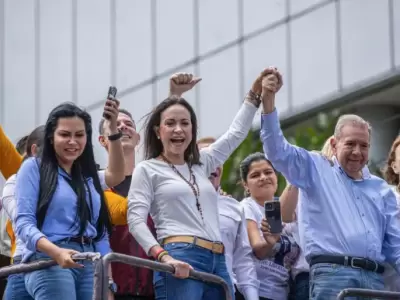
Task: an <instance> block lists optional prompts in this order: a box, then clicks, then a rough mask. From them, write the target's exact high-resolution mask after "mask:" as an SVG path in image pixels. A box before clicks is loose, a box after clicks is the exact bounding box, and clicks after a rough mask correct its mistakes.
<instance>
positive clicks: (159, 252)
mask: <svg viewBox="0 0 400 300" xmlns="http://www.w3.org/2000/svg"><path fill="white" fill-rule="evenodd" d="M164 251H165V250H164V249H163V248H160V250H158V251H157V252H156V253H155V254H154V255H153V257H154V259H155V260H158V257H159V256H160V254H161V253H163V252H164Z"/></svg>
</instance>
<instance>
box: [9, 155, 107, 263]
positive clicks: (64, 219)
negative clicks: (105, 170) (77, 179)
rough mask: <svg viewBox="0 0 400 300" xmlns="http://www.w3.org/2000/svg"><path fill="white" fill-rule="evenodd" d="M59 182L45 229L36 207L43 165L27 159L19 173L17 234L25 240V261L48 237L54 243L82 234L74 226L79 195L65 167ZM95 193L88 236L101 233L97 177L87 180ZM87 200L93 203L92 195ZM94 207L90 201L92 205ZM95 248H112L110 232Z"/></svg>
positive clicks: (101, 251)
mask: <svg viewBox="0 0 400 300" xmlns="http://www.w3.org/2000/svg"><path fill="white" fill-rule="evenodd" d="M58 173H59V174H58V183H57V188H56V191H55V193H54V195H53V198H52V199H51V202H50V205H49V208H48V210H47V214H46V217H45V220H44V223H43V226H42V228H41V230H39V229H38V228H37V220H36V207H37V203H38V198H39V182H40V174H39V166H38V163H37V161H36V158H30V159H27V160H26V161H25V162H24V163H23V164H22V166H21V168H20V169H19V171H18V173H17V183H16V188H15V197H16V200H17V217H16V223H15V227H16V233H17V236H18V237H19V238H20V239H21V240H22V241H23V242H24V244H25V249H24V250H23V257H22V262H25V261H27V260H28V259H29V257H30V256H31V255H32V254H33V253H34V252H36V251H37V248H36V246H37V242H38V240H39V239H40V238H42V237H46V238H47V239H49V240H50V241H51V242H57V241H60V240H63V239H65V238H69V237H75V236H78V234H79V228H77V226H74V225H75V223H76V221H75V216H76V212H77V196H76V194H75V192H74V191H73V189H72V188H71V186H70V185H69V183H68V182H67V180H66V179H65V177H67V178H68V177H69V175H68V174H67V173H66V172H65V171H63V170H62V169H61V168H59V170H58ZM87 183H88V187H89V189H90V192H91V194H92V202H93V212H92V220H91V222H89V223H88V225H87V227H86V231H85V233H84V234H83V236H85V237H89V238H95V237H96V235H97V230H96V223H97V220H98V217H99V212H100V195H99V194H98V193H97V191H96V189H95V188H94V185H93V180H92V179H91V178H89V179H88V180H87ZM86 199H87V201H88V204H89V194H88V193H87V195H86ZM89 207H90V204H89ZM95 248H96V249H95V251H98V252H100V253H101V255H105V254H107V253H109V252H110V251H111V249H110V243H109V241H108V234H105V235H104V237H103V238H102V239H101V240H99V241H98V242H96V243H95Z"/></svg>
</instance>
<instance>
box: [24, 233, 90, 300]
mask: <svg viewBox="0 0 400 300" xmlns="http://www.w3.org/2000/svg"><path fill="white" fill-rule="evenodd" d="M55 244H56V245H57V246H59V247H61V248H66V249H73V250H76V251H79V252H94V247H93V245H81V244H78V243H75V242H66V241H65V242H58V243H55ZM39 259H49V257H48V256H47V255H46V254H44V253H40V252H36V253H35V254H34V255H33V256H32V257H31V258H30V260H29V261H30V262H32V261H36V260H39ZM80 263H82V264H83V265H84V266H85V267H84V268H82V269H63V268H61V267H60V266H58V265H57V266H54V267H51V268H48V269H44V270H39V271H34V272H31V273H27V274H25V286H26V289H27V291H28V293H29V294H30V295H31V296H32V297H33V298H34V299H35V300H54V299H57V300H91V299H92V295H93V277H94V266H93V263H92V262H90V261H83V262H80Z"/></svg>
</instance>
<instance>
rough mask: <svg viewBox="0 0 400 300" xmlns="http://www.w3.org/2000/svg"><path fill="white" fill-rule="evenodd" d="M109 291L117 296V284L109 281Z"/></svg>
mask: <svg viewBox="0 0 400 300" xmlns="http://www.w3.org/2000/svg"><path fill="white" fill-rule="evenodd" d="M108 289H109V290H110V291H111V292H112V293H113V294H115V293H116V292H117V290H118V287H117V284H116V283H115V282H114V281H112V280H109V281H108Z"/></svg>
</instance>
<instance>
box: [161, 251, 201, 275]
mask: <svg viewBox="0 0 400 300" xmlns="http://www.w3.org/2000/svg"><path fill="white" fill-rule="evenodd" d="M161 262H162V263H165V264H167V265H170V266H173V267H174V269H175V273H174V274H173V275H174V276H175V277H178V278H182V279H184V278H188V277H189V271H190V270H193V267H192V266H191V265H189V264H188V263H185V262H183V261H180V260H176V259H175V258H173V257H172V256H170V255H164V256H163V257H162V259H161Z"/></svg>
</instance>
